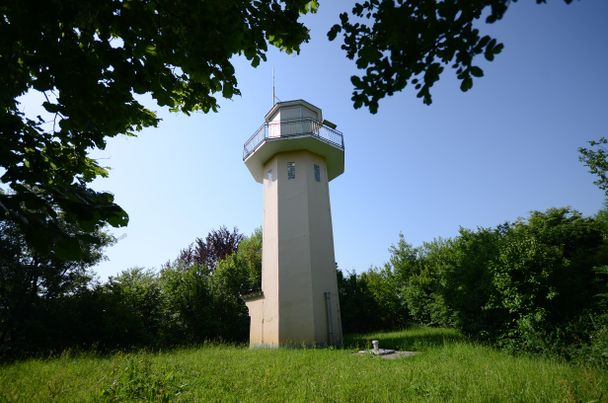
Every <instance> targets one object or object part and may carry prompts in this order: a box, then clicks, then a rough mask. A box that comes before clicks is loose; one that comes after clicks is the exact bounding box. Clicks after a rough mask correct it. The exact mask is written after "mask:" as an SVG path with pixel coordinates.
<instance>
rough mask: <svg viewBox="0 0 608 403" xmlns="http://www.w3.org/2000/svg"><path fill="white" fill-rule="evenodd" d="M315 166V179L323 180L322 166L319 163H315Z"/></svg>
mask: <svg viewBox="0 0 608 403" xmlns="http://www.w3.org/2000/svg"><path fill="white" fill-rule="evenodd" d="M314 168H315V180H316V181H317V182H321V168H320V167H319V166H318V165H317V164H315V165H314Z"/></svg>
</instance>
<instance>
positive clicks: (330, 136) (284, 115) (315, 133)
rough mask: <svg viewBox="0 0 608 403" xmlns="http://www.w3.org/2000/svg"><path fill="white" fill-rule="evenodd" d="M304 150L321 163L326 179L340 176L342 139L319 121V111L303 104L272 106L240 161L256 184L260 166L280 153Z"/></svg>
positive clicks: (333, 127)
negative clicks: (316, 156)
mask: <svg viewBox="0 0 608 403" xmlns="http://www.w3.org/2000/svg"><path fill="white" fill-rule="evenodd" d="M298 150H306V151H309V152H312V153H314V154H317V155H319V156H321V157H323V158H324V159H325V162H326V164H327V177H328V180H332V179H334V178H335V177H337V176H339V175H340V174H342V173H343V172H344V137H343V135H342V133H341V132H340V131H338V130H336V129H335V125H334V124H332V123H331V122H328V121H327V120H323V117H322V113H321V110H320V109H319V108H317V107H316V106H314V105H312V104H310V103H308V102H306V101H303V100H296V101H287V102H279V103H276V104H275V105H274V106H273V107H272V109H271V110H270V111H269V112H268V113H267V114H266V117H265V121H264V123H263V124H262V125H261V126H260V127H259V128H258V129H257V130H256V131H255V132H254V133H253V135H252V136H251V137H249V139H248V140H247V141H246V142H245V145H244V146H243V161H244V162H245V165H247V168H249V171H250V172H251V174H252V175H253V177H254V178H255V180H256V181H257V182H259V183H262V181H263V178H264V172H263V171H264V165H265V164H266V162H268V161H269V160H270V159H271V158H272V157H273V156H274V155H276V154H278V153H282V152H289V151H298Z"/></svg>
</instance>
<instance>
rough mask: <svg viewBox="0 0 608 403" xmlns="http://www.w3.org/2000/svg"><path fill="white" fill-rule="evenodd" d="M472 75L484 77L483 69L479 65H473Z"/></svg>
mask: <svg viewBox="0 0 608 403" xmlns="http://www.w3.org/2000/svg"><path fill="white" fill-rule="evenodd" d="M471 75H472V76H474V77H483V70H482V69H480V68H479V67H477V66H472V67H471Z"/></svg>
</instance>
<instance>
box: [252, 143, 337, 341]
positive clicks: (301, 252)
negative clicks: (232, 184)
mask: <svg viewBox="0 0 608 403" xmlns="http://www.w3.org/2000/svg"><path fill="white" fill-rule="evenodd" d="M290 162H293V163H295V178H294V179H289V178H288V163H290ZM315 164H316V165H318V166H319V173H320V181H318V182H317V180H316V178H315V171H314V165H315ZM264 169H265V171H266V172H269V171H272V179H270V175H267V177H265V178H264V184H263V185H264V227H263V234H264V235H263V239H264V244H263V253H262V268H263V269H262V290H263V292H264V298H265V303H264V318H263V322H264V324H263V332H262V333H263V335H264V337H263V340H253V339H252V340H251V343H252V345H253V344H267V345H276V344H280V345H285V344H307V345H310V344H321V345H325V344H340V343H341V341H342V328H341V321H340V312H339V300H338V293H337V282H336V273H335V259H334V250H333V235H332V225H331V211H330V207H329V188H328V182H327V169H326V164H325V161H324V160H323V158H321V157H319V156H317V155H315V154H312V153H310V152H307V151H297V152H289V153H281V154H277V155H276V156H274V157H273V158H272V159H271V160H270V161H269V162H268V163H267V164H266V165H265V168H264ZM327 292H329V294H330V302H331V306H330V307H329V309H330V311H329V312H328V309H327V305H326V297H325V293H327ZM275 301H277V304H276V306H275ZM250 314H251V311H250ZM328 315H329V317H331V318H332V325H331V326H329V328H328ZM277 320H278V327H276V322H277ZM252 321H254V317H253V316H252ZM252 326H254V325H253V324H252ZM330 329H331V331H330ZM275 332H276V333H275ZM330 333H331V334H330ZM254 342H255V343H254Z"/></svg>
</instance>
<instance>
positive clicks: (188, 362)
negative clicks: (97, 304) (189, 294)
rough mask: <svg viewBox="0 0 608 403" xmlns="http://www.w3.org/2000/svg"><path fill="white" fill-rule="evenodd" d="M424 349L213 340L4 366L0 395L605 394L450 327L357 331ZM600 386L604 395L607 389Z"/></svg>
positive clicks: (580, 377)
mask: <svg viewBox="0 0 608 403" xmlns="http://www.w3.org/2000/svg"><path fill="white" fill-rule="evenodd" d="M373 338H377V339H379V340H380V346H381V347H387V348H390V347H392V348H400V349H406V350H417V351H420V352H421V353H420V354H419V355H417V356H414V357H409V358H402V359H397V360H384V359H381V358H379V357H373V356H370V355H359V354H355V353H354V352H355V351H356V348H345V349H317V350H315V349H279V350H264V349H260V350H249V349H247V348H245V347H234V346H208V347H204V348H199V349H183V350H175V351H169V352H164V353H145V352H140V353H129V354H116V355H113V356H110V357H95V356H87V355H78V356H74V357H70V356H68V355H64V356H62V357H60V358H56V359H49V360H28V361H23V362H18V363H14V364H10V365H5V366H1V367H0V401H10V402H13V401H16V402H18V401H22V402H37V401H121V402H122V401H150V400H155V401H211V400H222V401H226V400H228V401H237V400H238V401H252V402H253V401H256V402H259V401H336V400H337V401H357V402H358V401H457V402H465V401H466V402H471V401H476V402H477V401H488V402H490V401H491V402H494V401H508V402H518V401H519V402H535V401H543V402H544V401H583V402H590V401H608V373H607V372H605V371H600V370H597V369H591V368H583V367H575V366H570V365H567V364H565V363H561V362H558V361H552V360H547V359H538V358H530V357H513V356H510V355H508V354H505V353H502V352H499V351H495V350H493V349H491V348H487V347H483V346H478V345H475V344H471V343H467V342H465V341H464V340H462V339H461V337H460V336H459V335H458V334H457V333H455V332H454V331H451V330H447V329H424V328H422V329H412V330H406V331H401V332H391V333H378V334H372V335H365V336H353V337H350V338H348V339H347V344H348V345H349V346H362V347H363V346H366V345H367V346H368V344H367V343H368V342H369V340H371V339H373ZM602 393H603V394H602Z"/></svg>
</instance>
